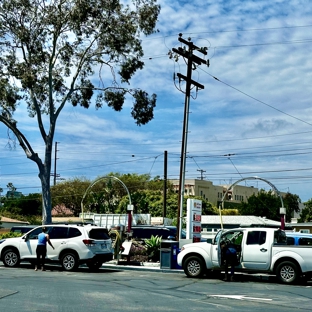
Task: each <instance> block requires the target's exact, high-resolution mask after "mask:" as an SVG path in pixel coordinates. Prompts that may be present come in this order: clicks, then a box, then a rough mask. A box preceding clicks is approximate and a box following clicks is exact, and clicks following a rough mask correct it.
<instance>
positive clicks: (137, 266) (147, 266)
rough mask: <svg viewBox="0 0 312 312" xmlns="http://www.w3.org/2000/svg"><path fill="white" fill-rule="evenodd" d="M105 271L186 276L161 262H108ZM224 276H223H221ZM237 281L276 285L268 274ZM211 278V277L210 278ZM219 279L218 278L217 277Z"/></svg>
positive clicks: (272, 277)
mask: <svg viewBox="0 0 312 312" xmlns="http://www.w3.org/2000/svg"><path fill="white" fill-rule="evenodd" d="M102 268H103V269H112V270H134V271H150V272H161V273H176V274H184V275H185V273H184V271H183V270H182V269H180V268H179V269H170V268H161V265H160V263H159V262H157V263H155V262H138V261H129V262H127V261H126V260H120V261H118V263H117V260H112V261H109V262H106V263H104V264H103V265H102ZM221 276H223V275H221ZM235 276H236V281H238V282H239V281H264V282H273V283H276V282H277V281H276V277H275V276H272V275H268V274H262V273H261V274H260V273H259V274H243V273H239V272H238V273H235ZM208 278H209V277H208ZM215 278H216V279H218V277H215ZM222 278H223V277H222Z"/></svg>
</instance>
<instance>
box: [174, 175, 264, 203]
mask: <svg viewBox="0 0 312 312" xmlns="http://www.w3.org/2000/svg"><path fill="white" fill-rule="evenodd" d="M170 182H171V183H172V184H173V188H174V190H175V191H176V192H178V191H179V180H170ZM184 186H185V188H184V195H193V196H201V197H203V198H204V199H206V200H208V201H209V202H210V203H212V204H213V205H215V206H217V207H218V205H219V203H220V202H221V201H222V198H223V196H224V194H225V193H226V191H227V189H228V188H229V187H230V184H228V185H213V183H212V182H211V181H207V180H197V179H186V180H185V183H184ZM256 194H258V188H255V187H250V186H243V185H235V186H233V188H232V189H231V190H230V191H229V192H228V193H227V196H226V198H225V199H224V202H225V203H227V202H228V203H237V204H238V203H241V202H242V201H244V202H246V201H247V198H248V197H249V196H251V195H256Z"/></svg>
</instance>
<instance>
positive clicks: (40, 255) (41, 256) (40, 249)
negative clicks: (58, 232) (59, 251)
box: [35, 226, 54, 271]
mask: <svg viewBox="0 0 312 312" xmlns="http://www.w3.org/2000/svg"><path fill="white" fill-rule="evenodd" d="M46 232H47V229H46V227H44V226H43V227H42V233H40V234H39V235H38V245H37V249H36V254H37V264H36V266H35V271H37V270H38V268H40V266H41V270H42V271H45V268H44V263H45V257H46V255H47V243H48V244H49V245H50V246H51V247H52V248H53V249H54V247H53V246H52V243H51V241H50V237H49V234H46Z"/></svg>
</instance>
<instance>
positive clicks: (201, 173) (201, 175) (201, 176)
mask: <svg viewBox="0 0 312 312" xmlns="http://www.w3.org/2000/svg"><path fill="white" fill-rule="evenodd" d="M197 171H200V178H199V179H201V180H204V176H203V173H204V172H206V170H203V169H197Z"/></svg>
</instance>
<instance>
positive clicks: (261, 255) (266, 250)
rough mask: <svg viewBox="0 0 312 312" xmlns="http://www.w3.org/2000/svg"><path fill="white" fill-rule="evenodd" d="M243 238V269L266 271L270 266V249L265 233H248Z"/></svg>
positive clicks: (255, 231)
mask: <svg viewBox="0 0 312 312" xmlns="http://www.w3.org/2000/svg"><path fill="white" fill-rule="evenodd" d="M246 234H247V235H245V237H244V241H245V243H244V244H243V250H242V267H243V268H245V269H251V270H254V269H257V270H267V269H269V266H270V259H271V248H270V242H269V239H268V237H267V232H266V231H261V229H259V230H252V231H248V232H247V233H246Z"/></svg>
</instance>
